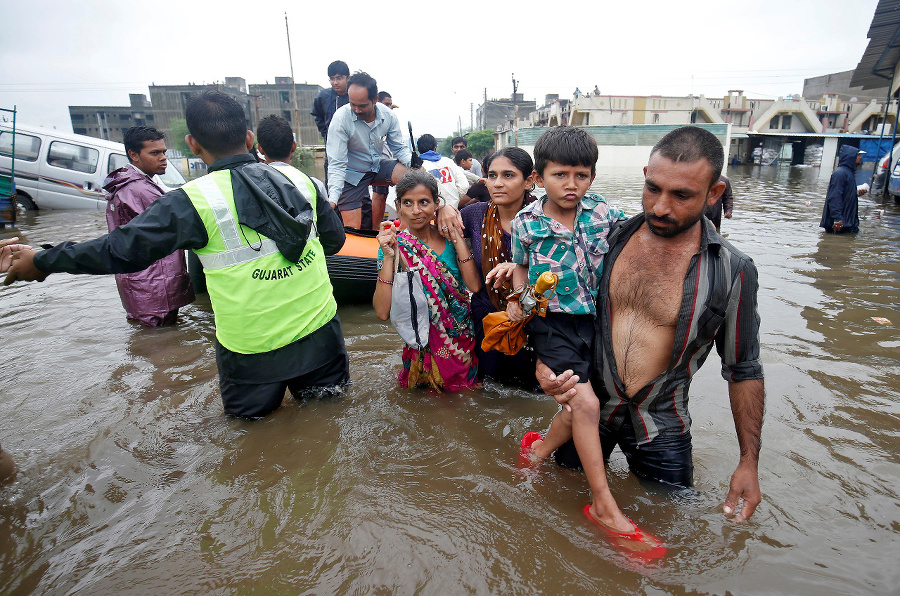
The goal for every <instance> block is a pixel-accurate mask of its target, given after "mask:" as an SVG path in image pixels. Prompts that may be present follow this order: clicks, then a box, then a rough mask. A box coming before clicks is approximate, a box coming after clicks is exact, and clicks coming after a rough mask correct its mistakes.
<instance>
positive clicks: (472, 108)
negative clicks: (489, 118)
mask: <svg viewBox="0 0 900 596" xmlns="http://www.w3.org/2000/svg"><path fill="white" fill-rule="evenodd" d="M473 130H475V103H474V102H469V132H471V131H473Z"/></svg>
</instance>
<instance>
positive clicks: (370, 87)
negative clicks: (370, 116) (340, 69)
mask: <svg viewBox="0 0 900 596" xmlns="http://www.w3.org/2000/svg"><path fill="white" fill-rule="evenodd" d="M350 85H359V86H360V87H365V88H366V91H367V92H368V94H369V100H370V101H378V83H376V82H375V79H373V78H372V77H371V76H370V75H369V73H367V72H363V71H361V70H358V71H356V72H354V73H353V76H351V77H350V78H349V79H348V80H347V88H348V89H349V88H350Z"/></svg>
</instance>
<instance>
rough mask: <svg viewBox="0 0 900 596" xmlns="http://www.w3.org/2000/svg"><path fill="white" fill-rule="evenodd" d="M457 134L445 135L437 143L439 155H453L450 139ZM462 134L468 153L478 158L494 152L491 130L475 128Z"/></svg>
mask: <svg viewBox="0 0 900 596" xmlns="http://www.w3.org/2000/svg"><path fill="white" fill-rule="evenodd" d="M457 136H459V135H458V133H453V134H452V135H450V136H448V137H446V138H445V139H444V140H443V141H441V142H440V144H439V145H438V149H437V150H438V153H440V154H441V155H446V156H448V157H450V156H451V155H453V152H452V147H451V146H450V141H452V140H453V139H454V137H457ZM463 136H464V137H465V138H466V145H467V146H468V148H469V153H471V154H472V155H473V156H475V158H477V159H479V160H480V159H481V158H482V157H485V156H487V155H490V154H491V153H493V152H494V131H493V130H476V131H474V132H467V133H465V134H464V135H463Z"/></svg>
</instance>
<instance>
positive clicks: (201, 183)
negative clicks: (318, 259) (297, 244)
mask: <svg viewBox="0 0 900 596" xmlns="http://www.w3.org/2000/svg"><path fill="white" fill-rule="evenodd" d="M196 182H197V188H199V189H200V192H202V193H203V196H204V197H205V198H206V201H207V202H208V203H209V206H210V209H212V212H213V215H214V216H215V218H216V225H217V226H218V227H219V234H220V235H221V236H222V242H223V243H224V244H225V251H224V252H218V253H214V254H198V255H197V257H198V258H199V259H200V262H201V263H203V268H204V269H223V268H225V267H231V266H233V265H240V264H241V263H249V262H250V261H255V260H256V259H259V258H261V257H267V256H269V255H271V254H274V253H276V252H278V246H277V245H276V244H275V241H274V240H272V239H271V238H263V239H261V240H260V241H259V242H258V243H253V244H250V245H249V246H248V245H244V243H242V242H241V237H240V236H239V231H238V224H237V222H236V221H234V216H233V215H232V214H231V209H230V208H229V207H228V201H227V200H226V199H225V195H223V194H222V191H221V190H220V189H219V187H218V185H217V184H216V183H215V181H214V180H213V179H212V178H211V177H209V178H207V177H204V178H198V179H197V181H196ZM297 190H298V191H299V190H300V189H299V187H298V188H297ZM301 194H303V193H302V192H301ZM303 198H305V199H307V197H306V196H304V197H303ZM307 200H308V199H307ZM313 210H314V211H313V212H314V213H315V206H314V207H313ZM318 237H319V232H318V229H317V226H316V223H315V221H313V222H312V225H311V226H310V229H309V234H308V235H307V237H306V241H307V242H309V241H310V240H311V239H313V238H318Z"/></svg>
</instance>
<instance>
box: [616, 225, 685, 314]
mask: <svg viewBox="0 0 900 596" xmlns="http://www.w3.org/2000/svg"><path fill="white" fill-rule="evenodd" d="M689 265H690V254H684V253H683V252H680V251H672V252H667V253H664V254H661V253H659V252H651V251H648V250H646V249H645V247H643V246H642V245H641V244H639V243H631V242H630V243H629V244H627V245H626V246H625V248H624V249H623V250H622V253H621V254H620V255H619V257H618V259H616V261H615V263H614V265H613V269H612V272H611V274H610V284H609V296H610V302H611V308H612V312H613V317H614V319H615V318H617V317H618V316H625V317H626V318H629V319H638V320H640V322H642V323H644V324H649V325H652V326H663V327H671V328H674V327H675V326H676V324H677V323H678V313H679V311H680V309H681V302H682V297H683V287H684V278H685V275H686V274H687V270H688V267H689Z"/></svg>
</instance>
